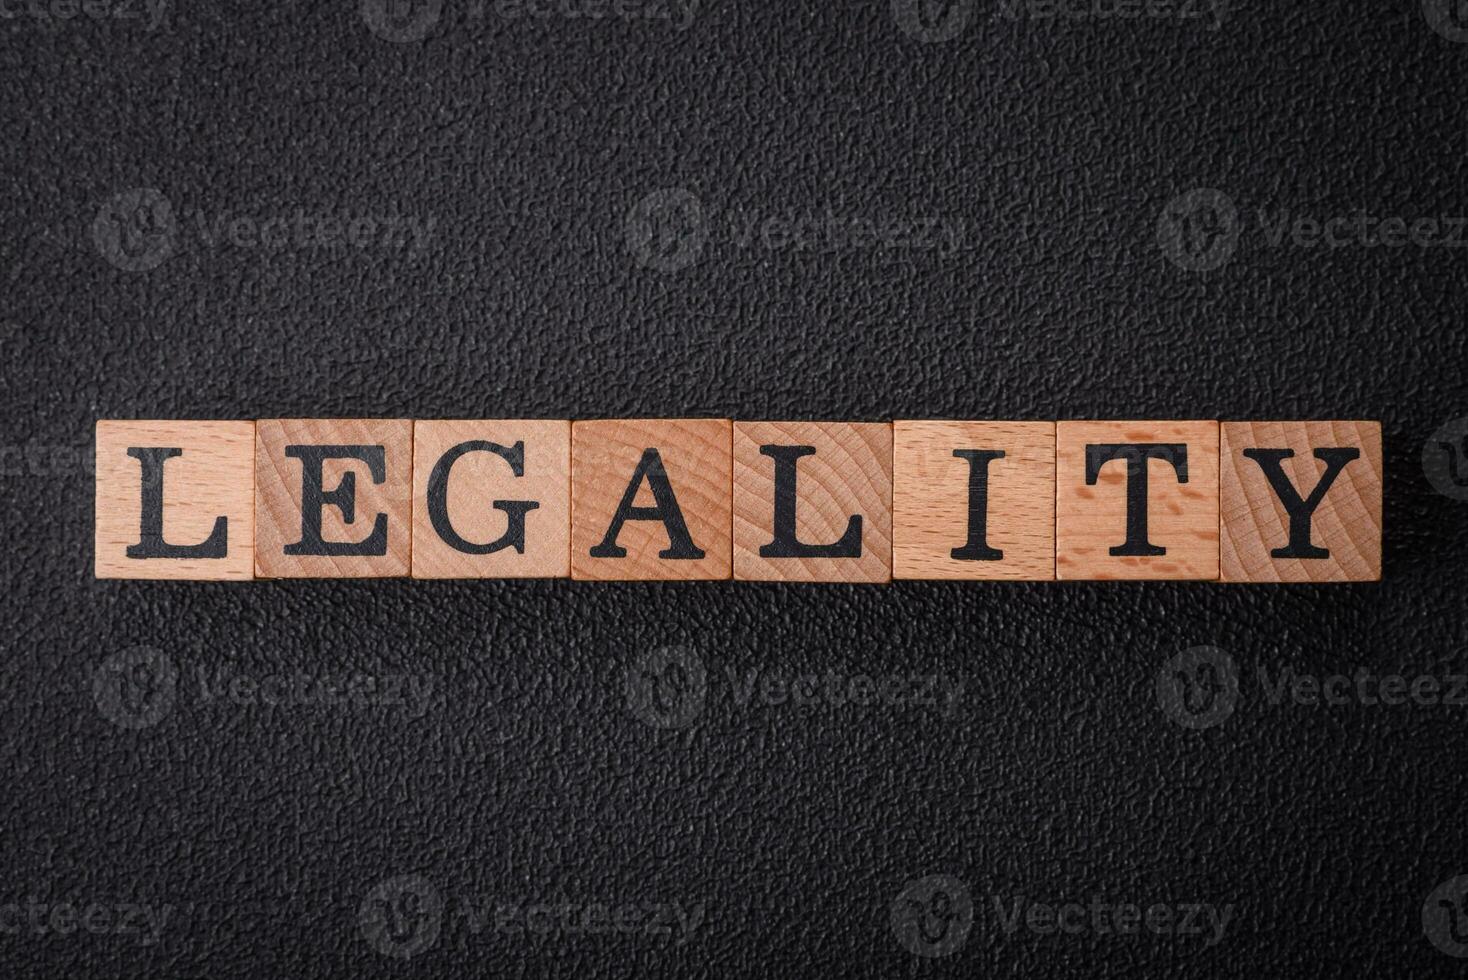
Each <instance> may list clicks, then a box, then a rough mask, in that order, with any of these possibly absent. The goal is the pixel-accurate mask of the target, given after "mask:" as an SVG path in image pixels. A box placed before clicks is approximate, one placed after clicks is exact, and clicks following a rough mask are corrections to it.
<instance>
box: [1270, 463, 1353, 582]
mask: <svg viewBox="0 0 1468 980" xmlns="http://www.w3.org/2000/svg"><path fill="white" fill-rule="evenodd" d="M1244 455H1245V456H1246V457H1247V458H1249V459H1252V460H1253V461H1254V462H1256V463H1258V464H1259V468H1260V469H1261V470H1263V471H1264V478H1265V479H1266V480H1268V481H1269V486H1270V488H1271V489H1272V490H1274V495H1275V496H1276V497H1278V498H1279V502H1280V503H1282V504H1284V509H1285V513H1287V514H1289V515H1290V543H1289V544H1287V545H1285V546H1284V547H1283V548H1275V549H1274V550H1273V551H1271V552H1270V553H1269V554H1270V556H1271V557H1273V558H1329V557H1330V549H1329V548H1317V547H1315V545H1314V544H1312V543H1311V541H1310V520H1311V518H1312V517H1313V516H1314V514H1315V508H1317V507H1319V506H1320V502H1321V501H1322V500H1324V499H1325V492H1326V491H1327V490H1329V489H1330V485H1331V484H1332V483H1334V482H1335V478H1336V477H1338V476H1340V475H1341V470H1343V469H1345V468H1346V464H1347V463H1349V462H1350V461H1351V460H1353V459H1357V458H1358V457H1360V455H1361V450H1359V449H1353V448H1335V449H1317V450H1315V458H1316V459H1318V460H1320V461H1321V462H1323V463H1325V473H1323V474H1322V475H1321V477H1320V481H1319V482H1318V483H1316V484H1315V489H1314V490H1312V491H1311V492H1310V498H1309V499H1308V500H1302V499H1300V494H1299V492H1298V491H1296V490H1295V488H1294V486H1292V485H1291V484H1290V478H1289V477H1287V476H1285V472H1284V467H1283V466H1281V465H1280V463H1281V462H1282V461H1283V460H1286V459H1289V458H1290V457H1292V456H1294V455H1295V451H1294V450H1293V449H1245V450H1244Z"/></svg>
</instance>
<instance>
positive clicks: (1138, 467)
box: [1055, 421, 1218, 580]
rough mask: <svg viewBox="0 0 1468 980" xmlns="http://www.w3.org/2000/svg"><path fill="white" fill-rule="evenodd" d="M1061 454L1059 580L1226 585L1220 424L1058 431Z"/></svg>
mask: <svg viewBox="0 0 1468 980" xmlns="http://www.w3.org/2000/svg"><path fill="white" fill-rule="evenodd" d="M1128 446H1143V447H1144V448H1142V449H1128V448H1125V447H1128ZM1055 451H1056V472H1055V548H1056V557H1055V571H1056V577H1058V578H1062V579H1205V580H1211V579H1217V578H1218V423H1217V422H1213V421H1199V422H1153V421H1136V422H1059V423H1057V424H1056V427H1055ZM1144 452H1145V453H1147V454H1148V455H1149V458H1148V459H1147V461H1146V463H1145V466H1144V465H1142V463H1141V454H1142V453H1144ZM1128 454H1130V458H1129V457H1128ZM1152 457H1155V458H1152ZM1088 462H1089V465H1088ZM1174 464H1175V465H1174ZM1184 475H1185V476H1186V480H1184V478H1183V477H1184Z"/></svg>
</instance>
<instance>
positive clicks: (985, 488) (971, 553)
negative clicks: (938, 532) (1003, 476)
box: [950, 449, 1004, 561]
mask: <svg viewBox="0 0 1468 980" xmlns="http://www.w3.org/2000/svg"><path fill="white" fill-rule="evenodd" d="M953 455H955V456H957V457H958V458H959V459H966V460H968V543H967V544H965V545H964V546H963V547H962V548H954V549H953V551H951V552H950V554H951V555H952V556H953V559H954V560H955V561H1000V560H1001V559H1003V558H1004V551H1003V550H1002V549H1000V548H991V547H989V542H988V532H989V460H991V459H1003V458H1004V450H1002V449H955V450H953Z"/></svg>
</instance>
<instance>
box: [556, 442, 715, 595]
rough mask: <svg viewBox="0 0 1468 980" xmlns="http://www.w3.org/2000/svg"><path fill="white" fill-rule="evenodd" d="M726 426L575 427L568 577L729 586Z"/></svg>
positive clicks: (572, 448)
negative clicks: (714, 582)
mask: <svg viewBox="0 0 1468 980" xmlns="http://www.w3.org/2000/svg"><path fill="white" fill-rule="evenodd" d="M731 431H732V424H731V423H730V422H729V420H728V419H641V420H639V419H609V420H605V421H587V422H575V423H573V424H572V426H571V487H572V490H571V577H572V578H575V579H595V580H602V581H618V580H620V581H627V580H637V579H677V580H693V579H726V578H728V577H729V575H730V571H731V567H732V546H731V544H730V539H729V508H730V499H731V494H732V492H733V490H732V479H733V477H732V473H731V468H730V459H729V440H730V434H731Z"/></svg>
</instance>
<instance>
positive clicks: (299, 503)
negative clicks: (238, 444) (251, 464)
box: [255, 419, 413, 578]
mask: <svg viewBox="0 0 1468 980" xmlns="http://www.w3.org/2000/svg"><path fill="white" fill-rule="evenodd" d="M255 437H256V438H255V447H256V456H255V572H256V574H257V575H259V576H260V577H261V578H390V577H393V576H398V575H407V574H408V570H409V569H408V566H409V556H410V553H411V552H410V549H411V542H412V536H413V423H412V422H411V421H409V420H407V419H261V420H260V421H259V422H257V423H256V424H255Z"/></svg>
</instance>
